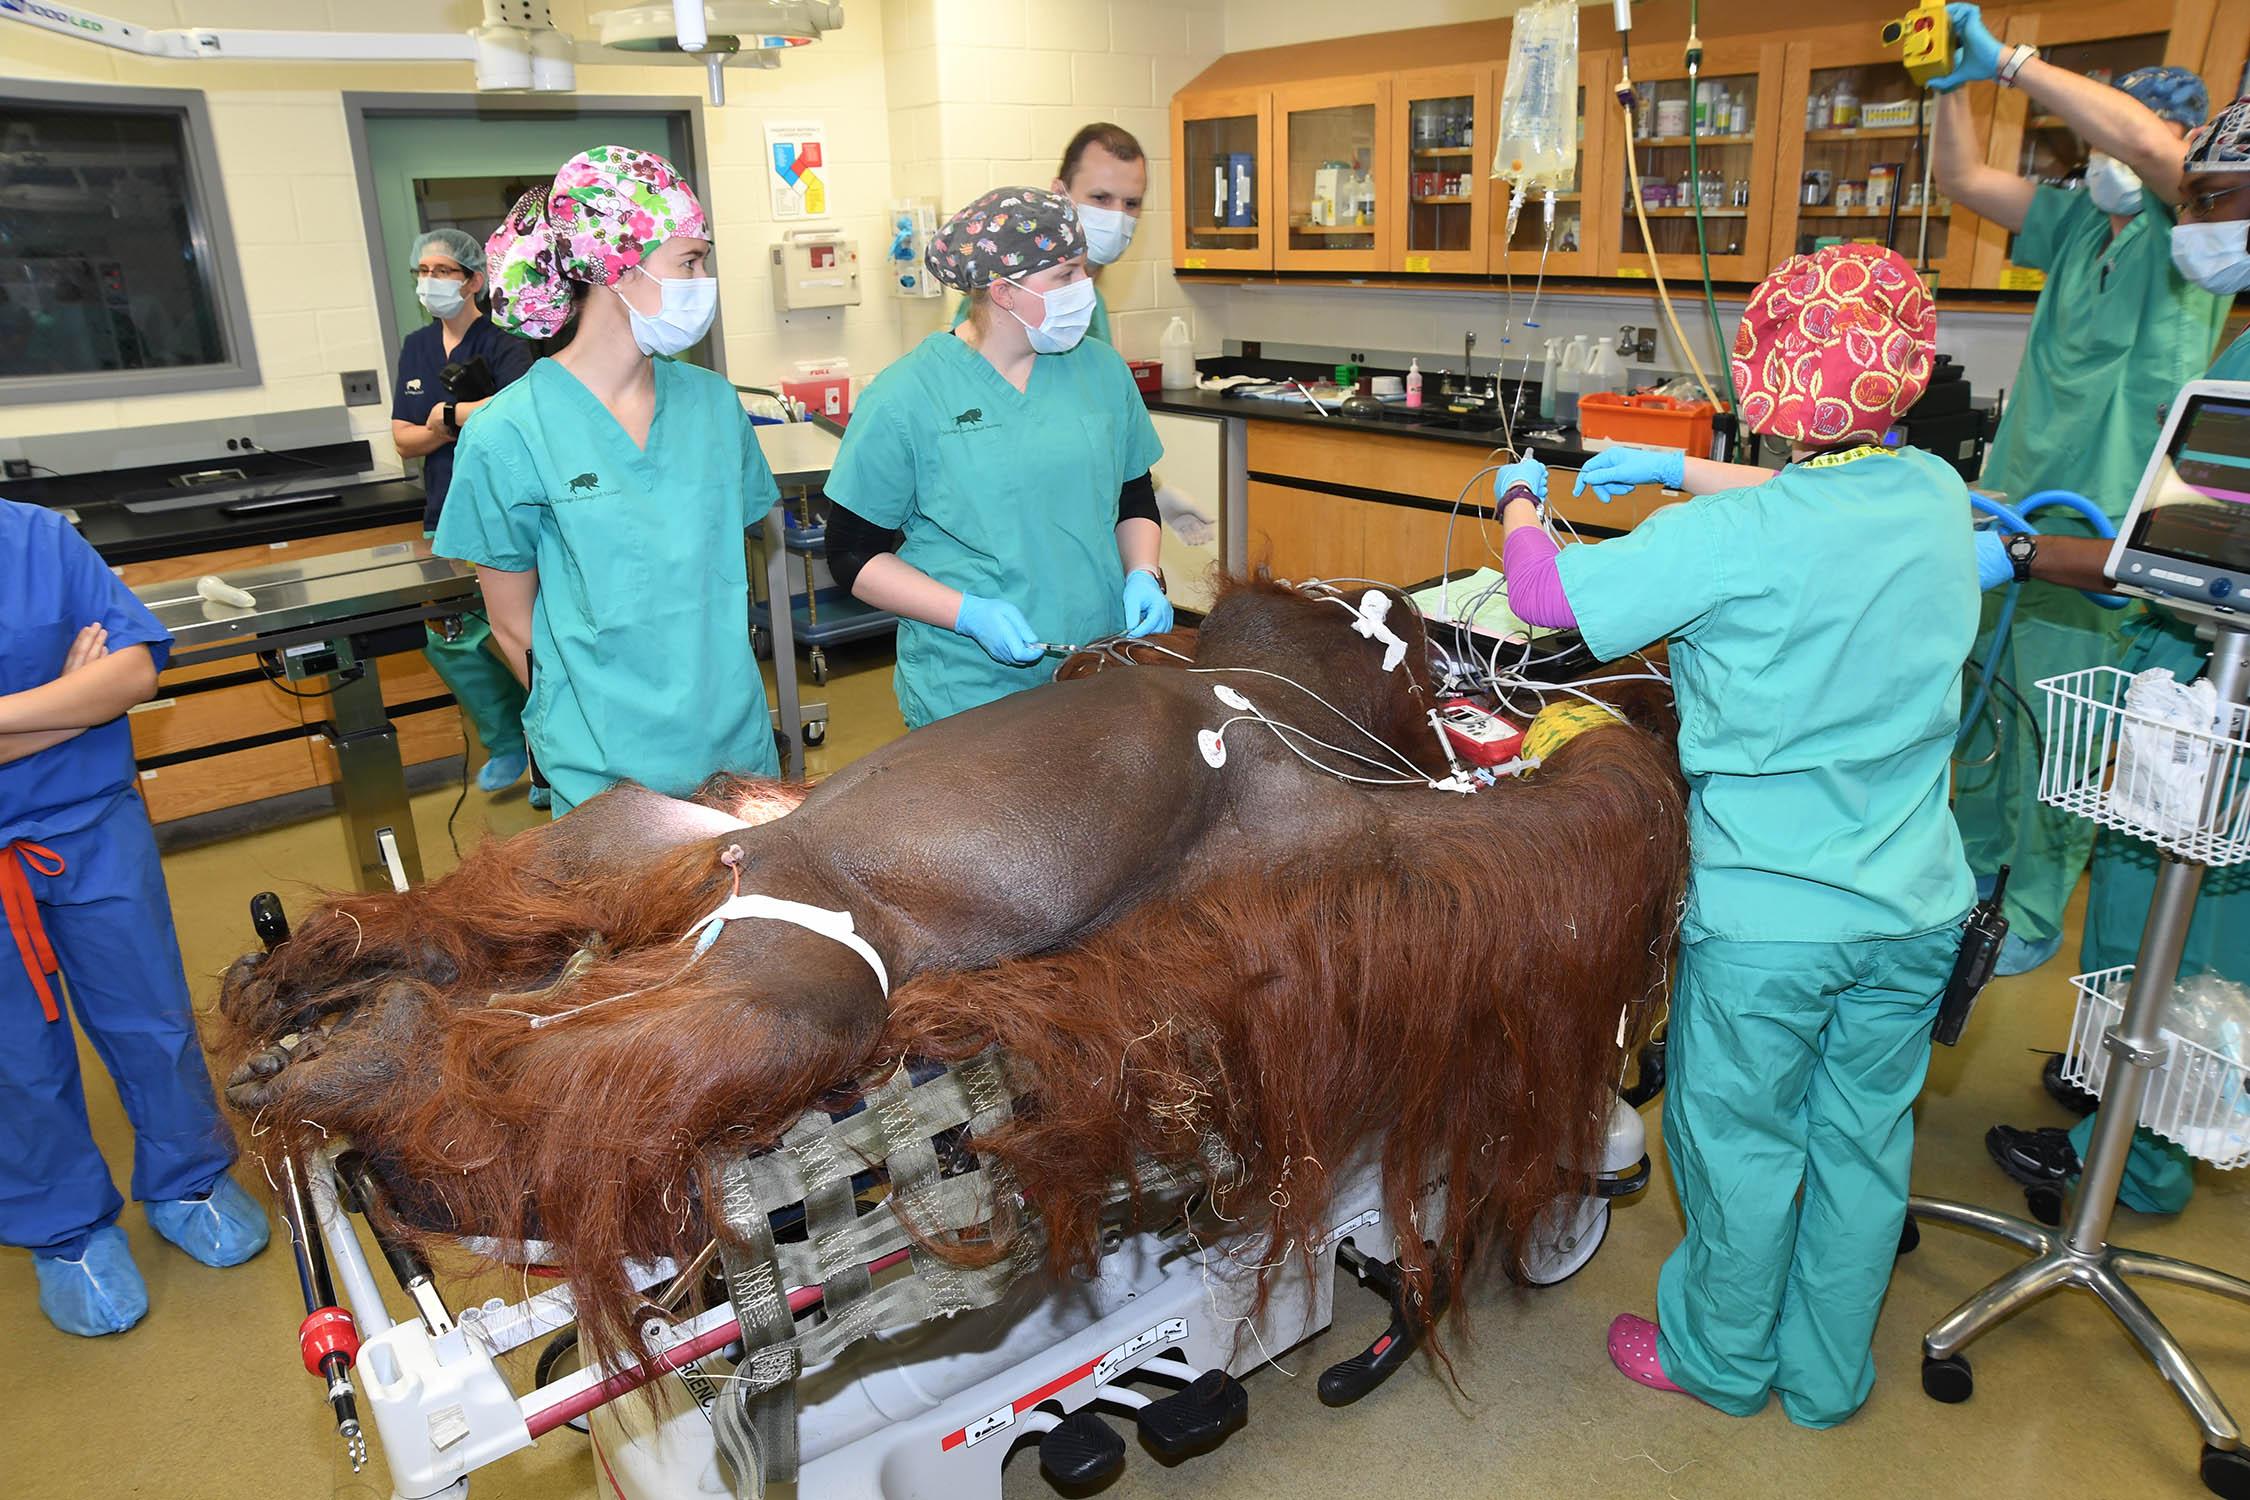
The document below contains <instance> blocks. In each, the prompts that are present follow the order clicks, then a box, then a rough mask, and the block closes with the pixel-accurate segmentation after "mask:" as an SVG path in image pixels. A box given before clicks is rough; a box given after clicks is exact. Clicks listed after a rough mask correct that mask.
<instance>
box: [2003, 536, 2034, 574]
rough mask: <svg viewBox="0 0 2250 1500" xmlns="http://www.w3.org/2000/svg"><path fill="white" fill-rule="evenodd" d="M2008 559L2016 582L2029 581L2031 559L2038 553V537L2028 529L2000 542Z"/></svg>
mask: <svg viewBox="0 0 2250 1500" xmlns="http://www.w3.org/2000/svg"><path fill="white" fill-rule="evenodd" d="M2001 546H2002V548H2003V549H2004V550H2005V551H2006V552H2007V554H2008V561H2009V563H2010V564H2012V565H2013V566H2014V568H2015V570H2016V582H2018V583H2028V582H2030V581H2031V560H2032V559H2033V558H2035V557H2037V556H2038V555H2039V538H2038V537H2037V536H2035V535H2033V534H2032V533H2031V532H2028V531H2019V532H2016V533H2014V534H2013V535H2011V536H2010V537H2009V538H2008V540H2007V541H2005V542H2003V543H2002V544H2001Z"/></svg>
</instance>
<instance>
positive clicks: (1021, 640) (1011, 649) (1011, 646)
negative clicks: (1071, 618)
mask: <svg viewBox="0 0 2250 1500" xmlns="http://www.w3.org/2000/svg"><path fill="white" fill-rule="evenodd" d="M953 628H954V629H955V630H957V631H959V632H960V633H961V634H963V635H965V636H967V637H968V638H969V639H970V640H972V641H975V642H976V643H977V644H978V645H980V646H982V647H984V654H985V655H987V656H989V657H991V658H992V659H993V660H994V661H996V662H998V663H1000V665H1002V666H1003V667H1028V666H1030V665H1031V664H1032V663H1033V662H1035V661H1037V660H1039V658H1040V657H1042V656H1044V655H1045V654H1046V653H1045V652H1044V651H1042V650H1041V649H1040V647H1039V637H1038V635H1037V633H1036V632H1034V631H1033V630H1032V628H1031V622H1030V621H1029V620H1027V619H1025V618H1024V617H1023V611H1022V610H1020V609H1018V608H1016V607H1015V606H1014V605H1013V604H1010V603H1009V602H1008V601H1007V600H1005V599H987V598H985V597H984V596H983V595H982V594H963V595H962V596H961V612H960V613H959V614H958V615H955V616H954V617H953ZM1074 644H1075V643H1074Z"/></svg>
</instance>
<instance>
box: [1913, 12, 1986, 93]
mask: <svg viewBox="0 0 2250 1500" xmlns="http://www.w3.org/2000/svg"><path fill="white" fill-rule="evenodd" d="M1945 18H1946V20H1948V21H1950V22H1951V23H1952V25H1953V71H1952V72H1950V73H1948V74H1946V75H1945V76H1944V77H1943V78H1933V79H1931V80H1930V88H1931V90H1932V91H1933V92H1935V93H1940V94H1950V93H1951V92H1953V90H1955V89H1957V88H1959V87H1960V86H1961V85H1962V84H1964V83H1982V82H1984V81H1985V80H1986V79H1989V78H1997V77H1999V76H2000V39H1999V38H1998V37H1996V36H1994V35H1993V34H1992V33H1991V32H1990V31H1987V30H1986V29H1985V25H1984V14H1983V12H1981V11H1979V10H1978V9H1977V8H1976V7H1975V6H1974V5H1970V4H1968V3H1967V0H1952V3H1951V4H1949V5H1947V6H1946V8H1945Z"/></svg>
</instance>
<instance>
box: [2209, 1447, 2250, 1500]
mask: <svg viewBox="0 0 2250 1500" xmlns="http://www.w3.org/2000/svg"><path fill="white" fill-rule="evenodd" d="M2203 1487H2204V1488H2205V1489H2207V1490H2209V1491H2210V1492H2211V1493H2212V1494H2214V1495H2220V1496H2224V1497H2225V1500H2250V1453H2245V1452H2243V1451H2242V1450H2241V1449H2240V1448H2213V1447H2210V1446H2209V1445H2206V1446H2205V1447H2204V1449H2203Z"/></svg>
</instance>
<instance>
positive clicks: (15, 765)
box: [0, 500, 172, 845]
mask: <svg viewBox="0 0 2250 1500" xmlns="http://www.w3.org/2000/svg"><path fill="white" fill-rule="evenodd" d="M93 624H100V625H102V626H105V627H107V628H108V630H109V649H110V650H111V651H122V650H124V649H125V648H126V647H128V646H146V647H148V649H149V654H150V655H151V656H153V657H154V658H155V659H156V665H157V669H158V670H159V671H161V670H162V669H163V667H164V664H165V662H166V661H168V660H169V659H170V658H171V655H172V637H171V635H170V634H168V633H167V632H166V631H165V629H164V627H163V626H161V625H159V624H157V623H156V616H154V615H152V614H150V613H149V612H148V610H147V609H146V608H145V607H144V606H143V605H142V604H141V601H140V600H138V599H136V598H134V597H133V593H132V590H130V589H128V588H126V587H125V585H124V584H123V583H122V582H120V581H119V580H118V577H117V575H116V574H115V573H112V572H111V571H110V570H109V567H108V565H107V564H106V563H104V562H103V561H102V560H101V557H100V555H99V554H98V553H96V552H95V551H94V549H93V548H92V547H91V546H90V545H88V544H87V542H86V540H85V538H83V537H81V536H80V535H79V534H78V533H77V532H75V531H73V530H72V529H71V527H70V523H69V522H67V521H65V520H64V519H63V518H62V517H61V516H60V515H58V514H56V513H55V512H54V511H51V510H48V509H46V508H45V507H44V506H38V505H21V504H18V503H17V502H15V501H13V500H0V694H5V693H20V692H23V691H25V690H26V689H29V688H35V687H42V686H44V685H45V684H47V683H49V682H52V681H53V680H54V679H55V677H56V676H57V675H58V674H59V673H60V672H61V671H62V664H63V656H64V654H65V653H66V652H68V651H69V650H70V643H71V640H72V638H73V637H75V636H76V635H77V634H78V632H79V631H80V630H81V629H83V628H84V627H85V626H88V625H93ZM132 785H133V734H132V730H131V729H130V728H129V727H127V725H126V722H125V716H124V715H123V714H119V715H118V716H117V717H116V718H114V719H112V720H110V721H109V722H108V723H107V724H97V725H96V726H94V727H93V728H92V729H89V730H87V731H86V732H85V733H83V734H80V735H77V736H75V737H74V738H71V739H67V740H64V741H63V742H62V743H61V744H59V745H51V746H49V747H48V748H47V749H45V750H42V751H40V752H39V753H38V754H36V755H27V756H25V757H24V758H23V759H22V760H17V761H10V762H8V763H7V764H6V765H0V845H5V844H9V843H12V842H14V841H15V840H17V839H31V840H33V841H35V842H36V841H40V840H44V839H49V838H53V837H55V836H57V835H60V834H66V833H75V832H76V831H78V830H79V829H81V828H84V827H86V826H88V825H89V824H91V823H94V822H96V821H98V820H99V819H100V818H101V817H102V815H103V814H104V813H106V812H107V811H108V810H109V808H110V807H111V806H112V805H113V804H114V803H115V802H116V801H117V799H118V798H119V797H121V796H124V795H125V794H126V793H128V792H129V791H130V790H131V789H132Z"/></svg>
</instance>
